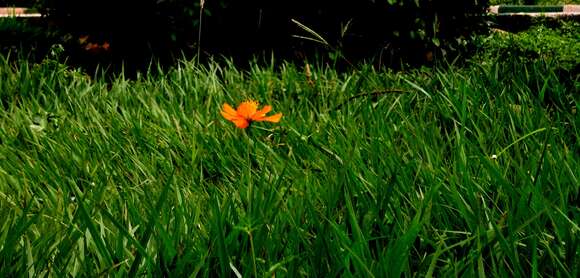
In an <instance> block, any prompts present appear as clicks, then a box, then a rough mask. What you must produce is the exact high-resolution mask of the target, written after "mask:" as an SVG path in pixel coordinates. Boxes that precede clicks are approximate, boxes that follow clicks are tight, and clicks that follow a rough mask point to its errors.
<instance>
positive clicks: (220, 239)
mask: <svg viewBox="0 0 580 278" xmlns="http://www.w3.org/2000/svg"><path fill="white" fill-rule="evenodd" d="M212 210H213V211H212V214H213V215H214V216H213V218H214V221H211V222H212V224H213V225H214V228H213V230H215V231H216V232H217V239H216V241H217V245H218V248H217V252H218V258H219V261H220V267H221V271H222V275H221V276H222V277H227V268H226V265H228V264H229V262H230V259H229V255H228V251H227V249H226V245H225V242H226V237H225V235H224V229H223V227H224V226H225V224H224V221H223V215H222V210H221V205H220V201H219V199H218V197H217V196H216V197H215V198H214V201H213V202H212Z"/></svg>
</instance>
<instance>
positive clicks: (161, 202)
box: [128, 169, 175, 277]
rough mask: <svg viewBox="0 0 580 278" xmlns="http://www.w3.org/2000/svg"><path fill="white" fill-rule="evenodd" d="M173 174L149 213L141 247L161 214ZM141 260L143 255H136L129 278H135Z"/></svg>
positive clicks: (145, 243)
mask: <svg viewBox="0 0 580 278" xmlns="http://www.w3.org/2000/svg"><path fill="white" fill-rule="evenodd" d="M174 174H175V169H173V170H172V172H171V175H170V176H169V178H168V179H167V181H166V182H165V185H164V186H163V191H162V192H161V195H160V196H159V199H158V200H157V203H156V204H155V209H154V210H153V211H152V212H151V214H149V219H148V220H147V228H146V230H145V234H144V235H143V238H141V240H140V244H141V246H147V244H148V243H149V238H150V237H151V234H152V233H153V227H154V226H155V218H157V216H158V215H159V213H160V212H161V209H162V208H163V205H164V204H165V201H166V200H167V196H168V194H169V189H170V188H171V182H172V181H173V179H174V177H175V176H174ZM142 259H143V254H142V253H137V256H136V257H135V260H134V261H133V264H132V265H131V269H130V270H129V275H128V276H129V277H135V275H136V273H137V269H138V268H139V265H140V264H141V260H142Z"/></svg>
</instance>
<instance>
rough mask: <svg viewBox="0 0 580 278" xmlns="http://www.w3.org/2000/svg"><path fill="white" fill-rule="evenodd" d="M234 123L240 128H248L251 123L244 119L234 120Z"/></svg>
mask: <svg viewBox="0 0 580 278" xmlns="http://www.w3.org/2000/svg"><path fill="white" fill-rule="evenodd" d="M232 122H233V123H234V124H235V125H236V126H237V127H239V128H246V127H248V126H249V125H250V122H249V121H248V120H246V119H244V118H237V119H233V120H232Z"/></svg>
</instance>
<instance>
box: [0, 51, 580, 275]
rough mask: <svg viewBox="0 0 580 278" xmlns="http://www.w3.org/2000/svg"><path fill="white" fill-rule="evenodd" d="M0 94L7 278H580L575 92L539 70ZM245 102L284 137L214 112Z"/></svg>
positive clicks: (263, 72)
mask: <svg viewBox="0 0 580 278" xmlns="http://www.w3.org/2000/svg"><path fill="white" fill-rule="evenodd" d="M58 49H59V48H58V47H57V48H55V49H54V51H55V55H58ZM508 69H509V70H508ZM0 80H2V82H0V100H1V101H2V103H1V106H0V109H1V110H2V113H0V243H1V244H0V276H2V277H7V276H25V275H29V276H58V277H61V276H67V275H71V276H95V275H98V276H133V275H139V276H142V275H145V276H156V277H157V276H159V277H161V276H176V277H189V276H202V277H216V276H221V277H224V276H234V275H236V273H239V274H240V275H242V276H254V277H255V276H267V277H272V276H276V277H284V276H299V275H300V276H315V277H319V276H320V277H336V276H355V277H363V276H364V277H372V276H375V277H389V276H400V274H403V275H404V276H409V277H411V276H427V277H433V276H435V277H448V276H466V277H473V276H477V275H481V276H490V277H534V276H551V277H559V276H562V277H578V276H579V275H580V273H579V271H580V270H579V269H578V267H577V266H578V265H579V264H580V261H579V260H580V256H579V252H580V241H579V237H578V233H579V232H580V229H579V227H578V224H577V223H580V213H579V211H578V205H577V204H578V203H579V202H580V200H579V196H580V195H579V192H580V182H579V180H578V174H577V173H580V160H579V159H578V154H579V153H580V144H578V139H579V138H580V132H579V130H580V129H579V126H578V124H579V123H580V120H579V114H578V113H577V107H578V104H580V96H579V95H578V94H577V93H576V92H578V90H577V88H578V82H577V80H573V79H570V78H568V79H563V78H562V76H561V75H560V74H557V73H556V72H555V71H554V67H553V64H552V63H544V62H543V60H542V59H537V60H535V61H533V62H531V63H519V62H518V63H514V61H511V60H509V59H505V60H495V61H493V62H492V63H480V61H477V60H474V61H473V64H472V65H471V66H469V67H466V68H456V67H450V68H438V69H434V70H429V71H427V70H421V71H419V70H418V71H412V72H407V73H403V72H400V73H392V72H382V71H381V72H377V71H375V70H374V69H373V67H371V66H366V67H361V68H359V69H358V70H356V71H352V72H347V73H338V72H337V71H335V70H334V69H330V68H328V67H324V66H316V65H314V66H312V68H311V74H310V75H305V74H304V71H303V69H301V68H299V67H296V66H295V65H293V64H283V66H281V67H280V68H274V67H273V66H271V67H270V68H263V67H258V66H257V65H255V64H251V65H250V67H249V69H248V70H246V71H241V70H240V69H239V68H236V67H234V66H233V65H232V64H231V63H229V64H225V65H224V64H222V65H219V64H217V63H211V64H209V65H207V66H200V65H199V64H197V63H194V62H183V63H181V64H179V65H178V66H177V67H176V68H175V69H173V70H171V71H168V72H162V73H160V74H158V75H157V76H155V77H154V76H151V75H147V76H140V77H139V78H136V79H135V80H127V79H125V78H124V77H123V76H119V77H118V78H116V79H115V80H113V82H111V83H106V82H104V80H103V79H102V78H100V77H99V76H95V77H93V78H90V77H88V76H86V75H84V74H82V73H80V72H78V71H76V70H72V69H69V68H67V67H65V66H63V65H61V64H59V63H58V62H57V61H55V60H51V59H49V60H46V61H45V62H44V63H41V64H38V65H34V66H30V65H29V63H27V62H23V63H20V64H16V65H15V64H13V63H9V62H7V61H6V60H5V59H3V58H0ZM574 88H576V89H574ZM248 98H250V99H256V100H259V101H261V102H263V103H264V104H271V105H272V106H273V110H274V111H276V112H282V113H283V114H284V116H283V118H282V121H281V123H280V124H269V123H256V124H255V125H254V126H252V127H251V128H250V129H248V130H239V129H237V128H235V127H234V125H233V124H231V123H230V122H227V121H225V120H224V119H223V118H222V117H221V115H220V114H219V110H220V109H221V106H222V104H223V103H224V102H228V103H231V104H235V103H238V102H240V101H242V100H245V99H248Z"/></svg>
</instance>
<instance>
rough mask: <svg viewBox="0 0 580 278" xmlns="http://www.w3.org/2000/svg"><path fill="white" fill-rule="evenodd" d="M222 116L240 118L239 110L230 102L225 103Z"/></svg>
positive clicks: (227, 118)
mask: <svg viewBox="0 0 580 278" xmlns="http://www.w3.org/2000/svg"><path fill="white" fill-rule="evenodd" d="M221 114H222V116H224V118H226V120H229V121H232V120H234V119H236V118H238V117H239V116H238V112H236V110H234V108H232V107H231V106H230V105H229V104H227V103H224V105H223V110H222V111H221Z"/></svg>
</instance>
